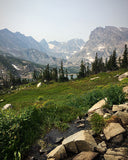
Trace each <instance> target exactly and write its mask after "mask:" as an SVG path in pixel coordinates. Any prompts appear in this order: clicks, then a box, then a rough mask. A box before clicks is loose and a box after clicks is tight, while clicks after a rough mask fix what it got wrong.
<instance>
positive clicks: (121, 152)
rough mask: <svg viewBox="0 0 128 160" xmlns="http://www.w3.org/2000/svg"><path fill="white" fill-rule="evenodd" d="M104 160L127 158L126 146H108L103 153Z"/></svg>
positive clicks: (124, 159) (122, 159)
mask: <svg viewBox="0 0 128 160" xmlns="http://www.w3.org/2000/svg"><path fill="white" fill-rule="evenodd" d="M104 158H105V160H112V159H113V160H127V159H128V148H126V147H120V148H110V149H108V150H107V152H106V154H105V155H104Z"/></svg>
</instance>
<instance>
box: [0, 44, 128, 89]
mask: <svg viewBox="0 0 128 160" xmlns="http://www.w3.org/2000/svg"><path fill="white" fill-rule="evenodd" d="M120 68H127V69H128V47H127V45H125V48H124V52H123V55H122V57H119V58H118V59H117V55H116V50H114V51H113V53H112V55H111V56H110V57H109V58H108V59H107V58H106V60H105V61H103V58H102V57H100V58H99V57H98V54H97V53H96V56H95V60H94V62H93V63H92V64H89V63H86V64H85V63H84V61H83V60H82V61H81V64H80V70H79V73H78V75H77V78H78V79H79V78H84V77H86V76H89V75H91V74H97V73H99V72H107V71H115V70H118V69H120ZM71 79H73V75H71ZM38 80H41V81H43V82H45V83H49V81H51V80H53V81H56V82H65V81H68V80H69V78H68V71H67V69H64V67H63V61H61V65H60V68H59V69H57V67H54V68H51V67H50V66H49V64H47V65H46V67H45V68H44V70H41V71H37V70H34V72H33V78H32V80H31V81H38ZM0 81H2V83H3V86H4V87H6V88H9V87H10V86H16V85H21V84H27V83H29V82H30V80H28V79H21V78H20V77H16V76H14V75H13V74H11V73H9V74H8V75H6V76H3V75H2V72H1V77H0Z"/></svg>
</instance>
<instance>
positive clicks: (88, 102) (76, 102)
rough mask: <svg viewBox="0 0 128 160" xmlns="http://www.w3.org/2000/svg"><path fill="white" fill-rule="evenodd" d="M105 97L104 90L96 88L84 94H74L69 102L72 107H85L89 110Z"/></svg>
mask: <svg viewBox="0 0 128 160" xmlns="http://www.w3.org/2000/svg"><path fill="white" fill-rule="evenodd" d="M103 97H104V95H103V92H102V90H101V89H95V90H93V91H90V92H88V93H86V94H84V95H82V96H79V97H78V96H77V97H76V96H74V95H72V96H71V97H70V99H68V100H67V104H68V105H69V106H72V107H76V108H82V107H83V108H85V111H87V110H88V109H89V108H90V107H91V106H92V105H94V104H95V103H97V102H98V101H99V100H101V99H102V98H103Z"/></svg>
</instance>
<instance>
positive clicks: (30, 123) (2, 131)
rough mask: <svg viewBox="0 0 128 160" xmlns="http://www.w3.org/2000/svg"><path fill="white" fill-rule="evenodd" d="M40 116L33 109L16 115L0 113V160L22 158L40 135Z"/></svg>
mask: <svg viewBox="0 0 128 160" xmlns="http://www.w3.org/2000/svg"><path fill="white" fill-rule="evenodd" d="M41 123H42V121H41V114H40V112H39V110H37V109H36V108H34V107H28V108H27V109H23V110H22V112H21V113H20V114H18V115H16V113H12V112H11V111H9V110H8V111H2V112H0V159H5V160H6V159H12V160H13V159H16V158H17V160H20V159H21V158H23V154H24V152H25V151H26V150H27V149H28V148H29V147H30V145H31V144H32V143H33V142H34V140H35V139H36V138H37V137H38V136H39V134H40V124H41Z"/></svg>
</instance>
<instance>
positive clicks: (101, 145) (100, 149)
mask: <svg viewBox="0 0 128 160" xmlns="http://www.w3.org/2000/svg"><path fill="white" fill-rule="evenodd" d="M96 150H97V151H98V152H100V153H104V152H105V151H106V150H107V145H106V143H105V141H103V142H101V143H99V144H98V145H97V148H96Z"/></svg>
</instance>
